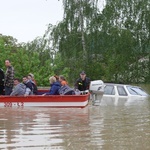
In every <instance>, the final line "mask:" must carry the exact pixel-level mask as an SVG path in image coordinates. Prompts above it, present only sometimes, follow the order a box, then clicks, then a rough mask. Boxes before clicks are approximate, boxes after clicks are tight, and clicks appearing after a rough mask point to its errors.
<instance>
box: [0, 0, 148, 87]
mask: <svg viewBox="0 0 150 150" xmlns="http://www.w3.org/2000/svg"><path fill="white" fill-rule="evenodd" d="M99 2H100V0H89V1H85V0H80V1H74V0H63V7H64V18H63V20H62V21H61V22H59V23H58V24H57V25H55V26H53V25H51V24H49V26H48V28H47V30H46V32H45V34H44V35H43V37H41V38H36V39H34V40H33V41H31V42H30V43H25V44H17V40H16V39H14V38H13V37H10V36H3V35H0V58H1V59H0V67H1V68H3V69H5V66H4V61H5V59H10V60H11V61H12V64H13V66H14V67H15V70H16V76H18V77H20V78H22V76H24V75H27V74H28V73H30V72H31V73H33V74H34V76H35V79H36V80H37V83H38V85H41V86H48V85H49V81H48V79H49V77H50V76H52V75H55V74H57V75H64V76H65V77H66V79H67V80H68V81H69V84H71V85H73V84H74V82H75V80H76V79H77V78H78V77H79V72H80V71H81V70H85V71H86V73H87V76H88V77H90V78H91V79H92V80H97V79H102V80H104V81H109V82H110V81H111V82H118V83H119V82H124V83H129V82H134V83H136V82H150V61H149V60H150V40H149V39H150V19H149V18H150V11H149V10H150V3H149V0H145V1H142V0H126V1H118V0H109V1H106V5H105V6H104V7H103V9H102V6H99ZM100 8H101V9H100Z"/></svg>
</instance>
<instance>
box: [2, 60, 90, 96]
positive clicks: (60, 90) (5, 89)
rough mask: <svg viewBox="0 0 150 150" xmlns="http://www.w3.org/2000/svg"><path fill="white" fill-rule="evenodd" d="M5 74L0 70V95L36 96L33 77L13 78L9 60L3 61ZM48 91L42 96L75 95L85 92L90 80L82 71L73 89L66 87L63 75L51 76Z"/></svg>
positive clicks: (31, 75)
mask: <svg viewBox="0 0 150 150" xmlns="http://www.w3.org/2000/svg"><path fill="white" fill-rule="evenodd" d="M5 66H6V68H7V69H6V72H5V73H4V71H3V70H2V69H0V95H10V96H21V95H24V96H27V95H37V94H38V89H37V84H36V81H35V79H34V75H33V74H32V73H29V74H28V75H27V76H24V77H23V78H22V81H21V80H20V79H19V78H15V77H14V67H13V66H12V65H11V62H10V60H5ZM49 82H50V90H49V92H47V93H44V94H42V95H43V96H44V95H75V94H76V91H85V90H88V89H89V86H90V78H88V77H86V73H85V72H84V71H82V72H80V77H79V78H78V79H77V80H76V82H75V84H74V88H71V87H70V86H69V85H68V82H67V80H66V79H65V77H64V76H63V75H59V76H56V75H54V76H51V77H50V78H49Z"/></svg>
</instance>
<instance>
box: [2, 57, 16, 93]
mask: <svg viewBox="0 0 150 150" xmlns="http://www.w3.org/2000/svg"><path fill="white" fill-rule="evenodd" d="M5 66H6V67H7V70H6V73H5V81H4V85H5V95H10V93H11V92H12V89H13V85H14V68H13V66H12V65H11V62H10V60H5Z"/></svg>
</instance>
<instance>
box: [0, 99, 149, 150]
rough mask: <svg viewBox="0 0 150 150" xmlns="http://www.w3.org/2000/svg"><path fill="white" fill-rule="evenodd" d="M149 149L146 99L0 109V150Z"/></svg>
mask: <svg viewBox="0 0 150 150" xmlns="http://www.w3.org/2000/svg"><path fill="white" fill-rule="evenodd" d="M101 149H102V150H129V149H131V150H141V149H142V150H149V149H150V99H145V100H137V101H136V100H134V101H132V100H131V101H127V100H125V99H118V100H117V101H116V100H113V99H107V100H106V101H101V102H100V105H99V106H92V104H91V103H90V104H89V106H87V107H86V108H83V109H80V108H0V150H101Z"/></svg>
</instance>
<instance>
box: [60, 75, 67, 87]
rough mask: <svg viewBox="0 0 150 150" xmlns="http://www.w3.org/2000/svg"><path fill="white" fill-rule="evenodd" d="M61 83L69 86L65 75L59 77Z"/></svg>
mask: <svg viewBox="0 0 150 150" xmlns="http://www.w3.org/2000/svg"><path fill="white" fill-rule="evenodd" d="M59 82H60V83H61V85H62V86H64V85H68V82H67V81H66V79H65V77H64V76H63V75H60V76H59Z"/></svg>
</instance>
